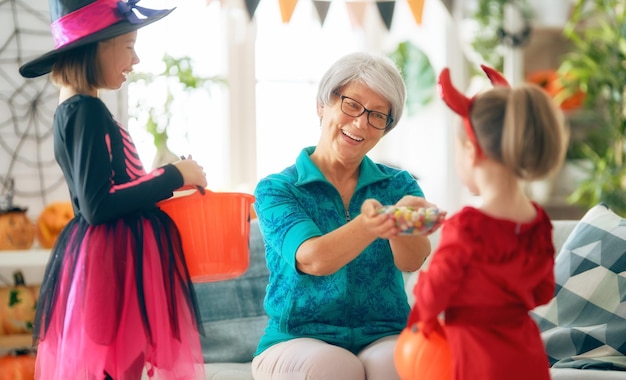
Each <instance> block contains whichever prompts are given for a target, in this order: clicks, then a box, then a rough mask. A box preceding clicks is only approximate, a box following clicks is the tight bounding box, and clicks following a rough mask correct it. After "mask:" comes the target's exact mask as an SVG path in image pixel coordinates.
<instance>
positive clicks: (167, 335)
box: [20, 0, 206, 380]
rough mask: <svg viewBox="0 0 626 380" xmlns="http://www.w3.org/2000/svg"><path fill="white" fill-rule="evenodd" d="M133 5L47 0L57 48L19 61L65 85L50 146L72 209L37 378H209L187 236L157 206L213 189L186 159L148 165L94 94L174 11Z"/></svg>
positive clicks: (48, 280) (119, 77)
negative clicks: (193, 189) (148, 168)
mask: <svg viewBox="0 0 626 380" xmlns="http://www.w3.org/2000/svg"><path fill="white" fill-rule="evenodd" d="M136 3H137V1H133V0H129V1H128V2H126V1H115V0H51V1H50V13H51V18H52V20H53V22H52V34H53V37H54V40H55V43H56V49H55V50H53V51H51V52H48V53H46V54H44V55H43V56H41V57H39V58H37V59H34V60H32V61H30V62H28V63H26V64H25V65H23V66H22V67H21V68H20V73H21V74H22V75H23V76H24V77H28V78H31V77H37V76H40V75H44V74H47V73H49V72H50V73H51V79H52V81H53V82H54V83H55V84H56V85H58V87H59V88H60V99H59V106H58V108H57V109H56V112H55V115H54V153H55V158H56V160H57V162H58V164H59V166H60V167H61V169H62V171H63V174H64V176H65V180H66V182H67V185H68V188H69V192H70V196H71V200H72V203H73V206H74V213H75V215H76V217H75V218H74V219H73V220H72V221H71V222H69V224H68V225H67V226H66V227H65V229H64V230H63V232H62V233H61V235H60V236H59V238H58V239H57V243H56V245H55V247H54V248H53V251H52V254H51V257H50V261H49V263H48V265H47V267H46V272H45V276H44V279H43V282H42V286H41V295H40V298H39V301H38V304H37V313H36V318H35V324H34V329H33V337H34V339H35V342H36V343H38V354H37V364H36V378H37V379H46V380H72V379H81V380H83V379H94V380H99V379H115V380H138V379H140V378H141V376H142V372H143V371H144V370H145V371H146V373H147V375H148V377H149V378H155V379H163V380H174V379H204V378H205V376H204V365H203V358H202V352H201V347H200V339H199V329H200V326H199V321H200V319H199V313H198V308H197V306H196V299H195V293H194V290H193V287H192V283H191V281H190V277H189V274H188V271H187V268H186V266H185V261H184V257H183V253H182V246H181V241H180V236H179V233H178V230H177V229H176V226H175V225H174V223H173V222H172V220H171V219H170V218H169V217H168V216H167V215H166V214H165V213H164V212H162V211H161V210H159V209H158V208H157V206H156V203H157V202H158V201H160V200H163V199H166V198H168V197H170V196H172V192H173V191H174V190H175V189H177V188H180V187H183V186H202V187H205V186H206V178H205V175H204V172H203V169H202V167H201V166H199V165H198V164H197V163H196V162H195V161H194V160H192V159H187V160H181V161H178V162H175V163H173V164H168V165H166V166H163V167H160V168H158V169H156V170H154V171H152V172H150V173H146V172H145V171H144V168H143V167H142V165H141V162H140V160H139V157H138V155H137V151H136V149H135V146H134V145H133V142H132V139H131V137H130V135H129V134H128V131H127V130H126V128H125V127H124V126H123V125H121V124H120V123H118V122H117V121H116V120H115V119H114V118H113V116H112V115H111V113H110V112H109V110H108V109H107V107H106V106H105V104H104V103H103V102H102V101H101V100H100V99H99V98H98V90H99V89H119V88H120V87H121V85H122V84H123V83H124V81H125V80H126V75H127V74H128V73H129V72H130V71H132V68H133V65H135V64H136V63H138V62H139V58H138V57H137V55H136V53H135V50H134V44H135V39H136V36H137V29H139V28H141V27H143V26H145V25H148V24H150V23H152V22H154V21H157V20H159V19H161V18H163V17H164V16H166V15H167V14H169V13H170V12H171V11H172V10H151V9H146V8H142V7H138V6H137V5H136Z"/></svg>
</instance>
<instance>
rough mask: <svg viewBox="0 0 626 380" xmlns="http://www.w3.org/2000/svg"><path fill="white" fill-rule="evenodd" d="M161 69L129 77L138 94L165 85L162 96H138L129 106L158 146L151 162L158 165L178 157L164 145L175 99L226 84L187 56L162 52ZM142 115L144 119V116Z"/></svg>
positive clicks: (133, 115) (182, 100) (149, 91)
mask: <svg viewBox="0 0 626 380" xmlns="http://www.w3.org/2000/svg"><path fill="white" fill-rule="evenodd" d="M162 61H163V64H164V69H163V71H162V72H160V73H158V74H151V73H145V72H133V73H132V74H131V76H130V78H129V82H130V85H131V86H132V89H133V90H134V91H136V92H139V93H141V94H150V93H151V92H154V91H155V90H154V89H157V91H160V89H161V88H163V89H164V92H163V94H162V95H163V96H162V97H158V98H157V99H154V98H152V97H150V96H139V97H138V99H137V101H136V104H135V105H134V106H133V107H131V108H130V111H131V112H130V117H132V118H134V119H136V120H138V121H140V122H141V123H145V128H146V131H148V133H150V134H151V135H152V138H153V143H154V146H155V148H156V150H157V153H156V157H155V158H154V162H153V166H154V167H156V166H160V165H162V164H165V163H167V162H171V161H175V160H177V159H178V158H179V157H178V156H177V155H175V154H174V153H172V152H171V151H170V150H169V149H168V147H167V141H168V138H169V134H168V127H169V126H170V123H171V121H172V118H173V116H174V105H175V103H176V102H185V101H186V100H187V99H188V97H189V96H192V95H193V93H194V92H197V91H205V92H208V93H209V94H210V91H211V88H212V86H215V85H226V80H225V79H224V78H222V77H219V76H211V77H204V76H200V75H198V74H197V73H196V72H195V71H194V68H193V64H192V60H191V58H190V57H187V56H184V57H180V58H175V57H172V56H170V55H169V54H165V55H164V56H163V59H162ZM144 119H145V120H144Z"/></svg>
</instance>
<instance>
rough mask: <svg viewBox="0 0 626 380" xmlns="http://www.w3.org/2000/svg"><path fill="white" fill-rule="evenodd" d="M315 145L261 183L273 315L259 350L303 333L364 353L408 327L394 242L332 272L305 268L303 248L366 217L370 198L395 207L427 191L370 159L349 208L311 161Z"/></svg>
mask: <svg viewBox="0 0 626 380" xmlns="http://www.w3.org/2000/svg"><path fill="white" fill-rule="evenodd" d="M314 149H315V147H308V148H305V149H303V150H302V152H301V153H300V155H299V157H298V158H297V160H296V163H295V165H293V166H290V167H288V168H286V169H285V170H283V171H282V172H280V173H276V174H272V175H269V176H268V177H266V178H264V179H262V180H261V181H260V182H259V183H258V185H257V187H256V189H255V197H256V202H255V209H256V212H257V215H258V218H259V225H260V227H261V232H262V233H263V238H264V242H265V248H266V258H267V266H268V269H269V272H270V278H269V285H268V287H267V292H266V296H265V301H264V305H265V310H266V312H267V314H268V317H269V321H268V325H267V327H266V329H265V333H264V335H263V336H262V338H261V340H260V342H259V345H258V347H257V351H256V354H255V355H258V354H259V353H261V352H262V351H264V350H265V349H267V348H268V347H270V346H272V345H274V344H276V343H280V342H283V341H287V340H290V339H294V338H302V337H309V338H316V339H320V340H323V341H326V342H328V343H331V344H334V345H337V346H340V347H343V348H345V349H347V350H350V351H352V352H354V353H358V352H359V351H361V350H362V349H363V348H364V347H365V346H367V345H368V344H370V343H372V342H374V341H376V340H378V339H380V338H382V337H385V336H388V335H393V334H398V333H400V332H401V331H402V329H403V328H404V327H405V325H406V321H407V316H408V313H409V304H408V301H407V297H406V293H405V290H404V280H403V277H402V273H401V272H400V270H398V268H397V267H396V266H395V264H394V261H393V255H392V252H391V247H390V245H389V241H388V240H386V239H377V240H375V241H374V242H372V244H370V245H369V246H368V247H367V248H366V249H365V251H363V253H361V254H360V255H359V256H358V257H357V258H356V259H354V260H353V261H351V262H350V263H348V264H347V265H345V266H344V267H343V268H341V269H340V270H339V271H337V272H336V273H333V274H331V275H328V276H312V275H308V274H305V273H301V272H299V271H298V270H297V269H296V250H297V249H298V247H299V246H300V244H302V243H303V242H304V241H306V240H308V239H310V238H312V237H315V236H322V235H324V234H326V233H328V232H331V231H333V230H335V229H337V228H338V227H340V226H342V225H344V224H346V223H347V222H348V221H349V220H350V219H351V218H354V217H356V216H357V215H359V214H360V212H361V205H362V203H363V202H364V201H365V200H366V199H368V198H375V199H377V200H378V201H379V202H381V203H382V204H383V205H393V204H395V203H396V202H398V201H399V200H400V198H402V197H403V196H404V195H415V196H421V197H423V196H424V195H423V192H422V190H421V188H420V186H419V184H418V183H417V181H416V180H415V179H414V178H413V177H412V176H411V175H410V174H409V173H408V172H407V171H405V170H399V169H395V168H392V167H389V166H385V165H382V164H376V163H374V162H373V161H372V160H371V159H369V158H368V157H365V158H364V159H363V162H362V163H361V169H360V175H359V181H358V183H357V186H356V189H355V192H354V195H353V196H352V199H351V200H350V205H349V207H348V209H347V210H346V209H345V208H344V206H343V202H342V201H341V197H340V195H339V192H338V191H337V189H336V188H335V187H334V186H333V185H332V184H331V183H330V182H328V181H327V180H326V178H325V177H324V175H323V174H322V172H321V171H320V170H319V169H318V168H317V167H316V166H315V164H314V163H313V162H312V161H311V159H310V157H309V156H310V155H311V154H312V153H313V151H314Z"/></svg>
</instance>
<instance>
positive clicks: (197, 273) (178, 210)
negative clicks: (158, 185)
mask: <svg viewBox="0 0 626 380" xmlns="http://www.w3.org/2000/svg"><path fill="white" fill-rule="evenodd" d="M205 193H206V194H204V195H202V194H200V192H198V191H196V190H191V192H189V191H186V192H177V194H176V195H175V196H174V197H172V198H169V199H166V200H164V201H161V202H159V204H158V206H159V207H160V208H161V210H163V211H164V212H166V213H167V214H168V215H169V216H170V217H171V218H172V220H174V223H176V226H177V227H178V230H179V231H180V235H181V239H182V243H183V251H184V254H185V261H186V263H187V268H188V269H189V274H190V276H191V280H192V281H194V282H212V281H222V280H228V279H231V278H234V277H237V276H239V275H241V274H243V273H244V272H245V271H246V270H247V269H248V264H249V262H250V251H249V239H250V208H251V206H252V203H253V202H254V196H253V195H251V194H245V193H220V192H211V191H208V190H207V191H206V192H205Z"/></svg>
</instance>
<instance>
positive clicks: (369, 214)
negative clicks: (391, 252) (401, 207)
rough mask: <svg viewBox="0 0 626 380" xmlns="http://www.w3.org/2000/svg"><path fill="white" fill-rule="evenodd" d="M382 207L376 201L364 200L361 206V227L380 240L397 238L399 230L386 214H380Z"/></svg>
mask: <svg viewBox="0 0 626 380" xmlns="http://www.w3.org/2000/svg"><path fill="white" fill-rule="evenodd" d="M382 208H383V205H382V204H381V203H380V202H379V201H377V200H376V199H366V200H365V202H363V204H362V205H361V216H362V217H363V225H364V226H365V228H366V229H367V230H369V231H370V232H371V233H373V234H374V235H376V236H377V237H379V238H382V239H391V238H393V237H396V236H398V233H400V228H398V227H397V226H396V223H395V222H394V220H393V218H392V217H391V216H390V215H388V214H381V213H380V210H381V209H382Z"/></svg>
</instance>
